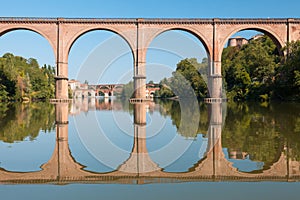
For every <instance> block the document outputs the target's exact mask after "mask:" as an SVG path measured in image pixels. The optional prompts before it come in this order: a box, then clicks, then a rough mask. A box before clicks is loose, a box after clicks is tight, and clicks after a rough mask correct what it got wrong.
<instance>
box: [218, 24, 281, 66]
mask: <svg viewBox="0 0 300 200" xmlns="http://www.w3.org/2000/svg"><path fill="white" fill-rule="evenodd" d="M252 30H254V31H258V32H261V33H263V34H265V35H266V36H268V37H269V38H271V40H272V41H273V42H274V44H275V45H276V47H277V50H278V53H279V55H280V56H284V52H283V51H282V48H283V47H284V45H285V43H284V42H283V41H281V39H280V37H279V36H278V35H277V34H276V33H275V32H274V31H272V30H269V29H266V28H265V27H264V28H262V27H255V26H249V27H248V28H236V29H234V30H233V31H231V32H230V33H229V34H228V35H227V36H226V37H225V40H224V41H223V42H222V44H221V47H222V48H221V50H220V53H219V55H218V57H219V58H220V60H221V58H222V53H223V50H224V46H225V45H226V43H227V41H228V40H229V39H230V37H232V36H233V35H234V34H235V33H238V32H241V31H252Z"/></svg>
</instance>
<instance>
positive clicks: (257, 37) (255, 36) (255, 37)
mask: <svg viewBox="0 0 300 200" xmlns="http://www.w3.org/2000/svg"><path fill="white" fill-rule="evenodd" d="M263 36H264V34H257V35H254V36H253V37H252V38H251V39H250V40H257V39H259V38H261V37H263ZM250 40H249V41H250Z"/></svg>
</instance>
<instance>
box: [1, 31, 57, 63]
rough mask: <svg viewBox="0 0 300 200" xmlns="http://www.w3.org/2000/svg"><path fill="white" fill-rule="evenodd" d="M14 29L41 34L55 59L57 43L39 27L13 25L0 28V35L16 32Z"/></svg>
mask: <svg viewBox="0 0 300 200" xmlns="http://www.w3.org/2000/svg"><path fill="white" fill-rule="evenodd" d="M16 31H28V32H31V33H35V34H38V35H39V36H41V37H42V38H43V39H45V40H46V41H47V43H48V44H49V45H50V46H51V49H52V53H53V56H54V60H55V61H56V60H57V52H56V50H57V49H56V48H57V45H56V44H54V43H53V42H55V41H52V40H51V38H50V37H48V36H47V34H46V33H44V32H43V31H41V30H39V29H36V28H33V27H22V26H20V27H14V28H8V29H4V30H2V29H0V37H2V36H3V35H5V34H7V33H10V32H16Z"/></svg>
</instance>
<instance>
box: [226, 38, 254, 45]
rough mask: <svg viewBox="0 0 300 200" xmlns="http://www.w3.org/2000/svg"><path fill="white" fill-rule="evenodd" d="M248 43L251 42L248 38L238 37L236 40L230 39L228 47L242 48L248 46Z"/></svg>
mask: <svg viewBox="0 0 300 200" xmlns="http://www.w3.org/2000/svg"><path fill="white" fill-rule="evenodd" d="M248 42H249V41H248V40H247V39H246V38H243V37H239V36H238V37H234V38H229V40H228V44H227V46H228V47H236V46H238V47H241V46H243V45H245V44H248Z"/></svg>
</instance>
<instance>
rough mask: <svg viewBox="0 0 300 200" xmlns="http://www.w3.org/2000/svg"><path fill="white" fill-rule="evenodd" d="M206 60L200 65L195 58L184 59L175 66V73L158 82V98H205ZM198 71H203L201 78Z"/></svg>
mask: <svg viewBox="0 0 300 200" xmlns="http://www.w3.org/2000/svg"><path fill="white" fill-rule="evenodd" d="M206 69H207V59H204V60H203V62H202V63H201V64H200V63H198V62H197V59H196V58H186V59H184V60H181V61H180V62H179V63H178V64H177V68H176V71H174V72H173V73H172V77H170V78H168V79H166V78H165V79H163V80H162V81H161V82H160V85H161V90H160V91H159V92H158V96H160V97H162V98H168V97H174V96H175V95H176V96H178V97H180V98H189V97H194V96H196V97H197V98H204V97H206V96H207V92H208V91H207V84H206V82H205V79H206V80H207V76H206V71H207V70H206ZM199 71H205V73H203V77H202V76H201V74H200V72H199Z"/></svg>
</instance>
